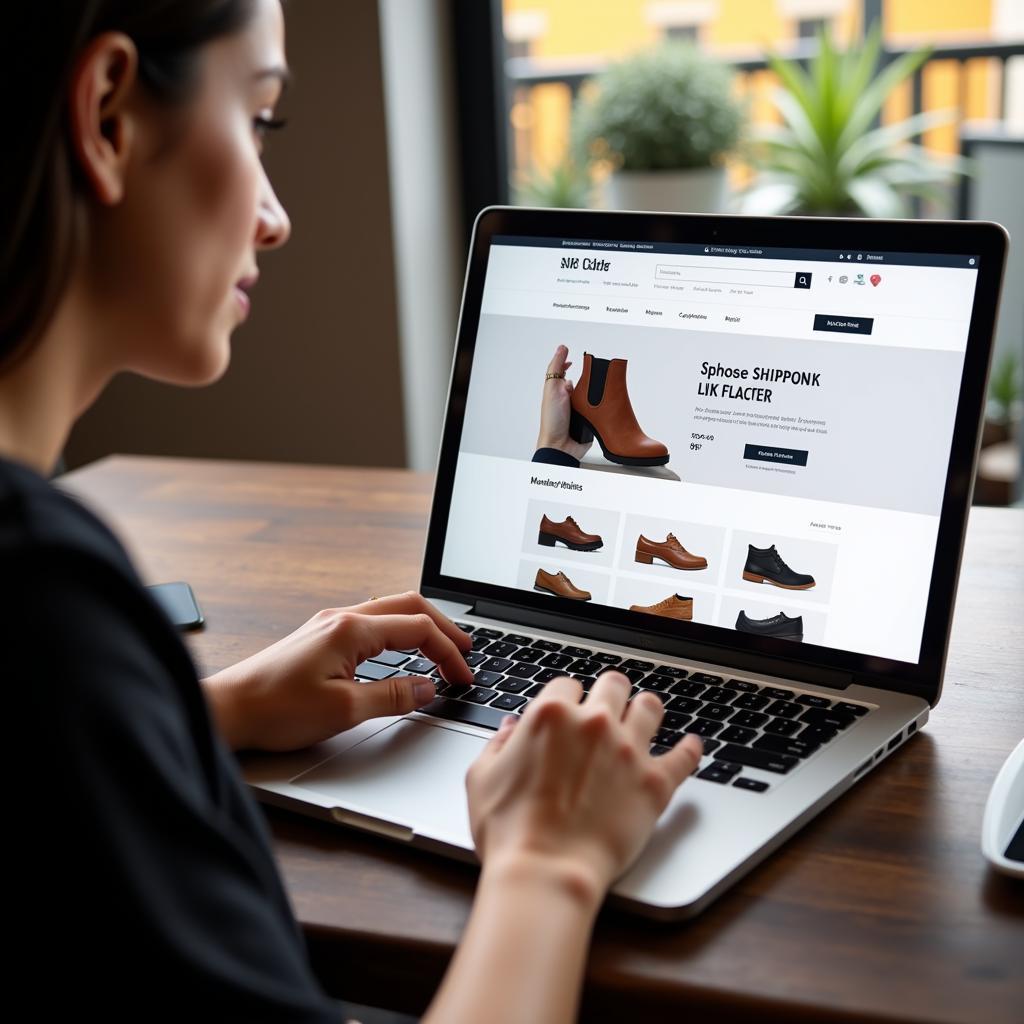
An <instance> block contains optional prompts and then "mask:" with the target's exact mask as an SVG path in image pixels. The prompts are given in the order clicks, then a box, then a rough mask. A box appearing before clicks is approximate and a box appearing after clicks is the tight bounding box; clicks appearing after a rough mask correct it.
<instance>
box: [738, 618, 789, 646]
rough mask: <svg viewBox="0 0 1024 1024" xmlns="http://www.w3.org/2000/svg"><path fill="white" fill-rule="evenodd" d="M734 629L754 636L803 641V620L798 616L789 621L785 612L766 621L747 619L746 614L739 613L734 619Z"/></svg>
mask: <svg viewBox="0 0 1024 1024" xmlns="http://www.w3.org/2000/svg"><path fill="white" fill-rule="evenodd" d="M736 628H737V629H738V630H739V631H740V632H741V633H753V634H754V635H755V636H773V637H777V638H778V639H780V640H803V638H804V620H803V617H802V616H800V615H798V616H796V618H794V619H791V618H790V617H789V616H788V615H786V614H785V612H779V614H778V615H772V616H771V617H770V618H767V619H749V618H747V613H746V612H740V614H739V616H738V617H737V619H736Z"/></svg>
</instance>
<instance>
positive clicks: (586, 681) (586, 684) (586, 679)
mask: <svg viewBox="0 0 1024 1024" xmlns="http://www.w3.org/2000/svg"><path fill="white" fill-rule="evenodd" d="M573 679H578V680H579V681H580V682H581V683H582V684H583V689H584V691H585V692H586V693H590V689H591V687H592V686H593V685H594V683H596V682H597V679H596V678H595V677H594V676H573Z"/></svg>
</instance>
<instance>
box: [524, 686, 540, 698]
mask: <svg viewBox="0 0 1024 1024" xmlns="http://www.w3.org/2000/svg"><path fill="white" fill-rule="evenodd" d="M543 689H544V683H534V684H533V686H531V687H530V688H529V689H528V690H527V691H526V696H527V697H536V696H537V695H538V694H539V693H540V691H541V690H543Z"/></svg>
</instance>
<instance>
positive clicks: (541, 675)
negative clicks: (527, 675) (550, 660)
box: [533, 668, 562, 683]
mask: <svg viewBox="0 0 1024 1024" xmlns="http://www.w3.org/2000/svg"><path fill="white" fill-rule="evenodd" d="M560 675H562V673H561V672H559V671H557V670H556V669H553V668H542V669H541V670H540V671H539V672H538V673H537V674H536V675H535V676H534V677H533V681H534V682H535V683H550V682H551V680H552V679H555V678H556V677H557V676H560Z"/></svg>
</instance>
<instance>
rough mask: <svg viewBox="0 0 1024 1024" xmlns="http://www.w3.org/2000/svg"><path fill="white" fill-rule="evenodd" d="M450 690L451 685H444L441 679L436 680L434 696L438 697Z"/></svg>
mask: <svg viewBox="0 0 1024 1024" xmlns="http://www.w3.org/2000/svg"><path fill="white" fill-rule="evenodd" d="M451 688H452V684H451V683H446V682H445V681H444V680H443V679H438V680H437V682H436V683H434V696H435V697H440V696H441V694H442V693H447V692H448V691H449V690H450V689H451Z"/></svg>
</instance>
